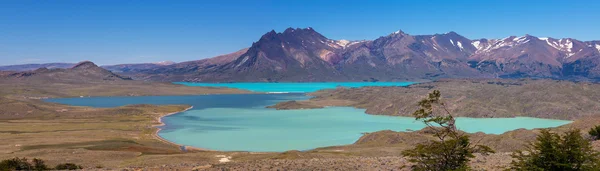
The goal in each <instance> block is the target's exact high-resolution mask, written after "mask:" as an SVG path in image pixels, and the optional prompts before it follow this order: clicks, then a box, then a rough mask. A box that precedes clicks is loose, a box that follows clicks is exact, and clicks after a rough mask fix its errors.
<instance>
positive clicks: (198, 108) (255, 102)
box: [47, 83, 570, 152]
mask: <svg viewBox="0 0 600 171" xmlns="http://www.w3.org/2000/svg"><path fill="white" fill-rule="evenodd" d="M270 84H273V83H270ZM253 86H255V85H253ZM253 89H254V88H253ZM255 90H256V91H258V89H255ZM289 90H291V89H287V90H285V91H289ZM296 90H298V89H296ZM308 90H309V89H304V91H308ZM310 90H312V89H310ZM260 91H265V92H274V91H272V90H267V89H262V90H260ZM308 98H309V97H308V96H306V95H304V94H303V93H283V94H233V95H190V96H140V97H85V98H59V99H47V101H49V102H56V103H63V104H69V105H75V106H92V107H117V106H123V105H130V104H155V105H164V104H189V105H192V106H194V108H192V109H191V110H188V111H186V112H181V113H178V114H175V115H170V116H167V117H164V118H163V119H162V121H163V122H164V123H165V125H164V126H162V127H161V129H162V130H161V131H160V132H159V136H161V137H163V138H165V139H167V140H169V141H172V142H174V143H177V144H181V145H187V146H194V147H199V148H206V149H212V150H222V151H265V152H267V151H278V152H279V151H287V150H309V149H314V148H317V147H325V146H335V145H345V144H352V143H354V142H355V141H356V140H357V139H358V138H360V137H361V136H362V133H366V132H375V131H380V130H388V129H389V130H394V131H409V130H419V129H421V128H423V127H424V125H423V124H422V123H420V122H417V121H415V120H414V118H410V117H393V116H378V115H368V114H365V113H364V112H365V111H364V110H363V109H355V108H351V107H329V108H324V109H310V110H275V109H268V108H265V106H269V105H273V104H275V103H277V102H281V101H287V100H305V99H308ZM567 123H570V121H563V120H549V119H537V118H528V117H517V118H460V117H459V118H457V125H458V127H459V128H460V129H461V130H464V131H466V132H471V133H473V132H480V131H481V132H485V133H490V134H500V133H503V132H506V131H510V130H515V129H519V128H526V129H533V128H547V127H556V126H560V125H564V124H567Z"/></svg>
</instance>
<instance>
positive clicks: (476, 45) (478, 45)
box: [471, 40, 482, 50]
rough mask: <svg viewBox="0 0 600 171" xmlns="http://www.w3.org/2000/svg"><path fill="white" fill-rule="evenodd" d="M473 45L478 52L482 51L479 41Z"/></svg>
mask: <svg viewBox="0 0 600 171" xmlns="http://www.w3.org/2000/svg"><path fill="white" fill-rule="evenodd" d="M471 44H472V45H473V46H475V48H477V50H480V49H481V48H482V47H481V42H480V41H479V40H477V41H473V42H471Z"/></svg>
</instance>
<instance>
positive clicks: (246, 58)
mask: <svg viewBox="0 0 600 171" xmlns="http://www.w3.org/2000/svg"><path fill="white" fill-rule="evenodd" d="M248 58H249V57H248V56H245V57H244V59H242V62H240V63H239V64H237V65H236V66H235V67H236V68H237V67H239V66H241V65H242V64H244V63H246V61H248Z"/></svg>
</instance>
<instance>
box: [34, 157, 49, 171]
mask: <svg viewBox="0 0 600 171" xmlns="http://www.w3.org/2000/svg"><path fill="white" fill-rule="evenodd" d="M33 170H38V171H39V170H49V168H48V166H46V163H45V162H44V160H42V159H37V158H34V159H33Z"/></svg>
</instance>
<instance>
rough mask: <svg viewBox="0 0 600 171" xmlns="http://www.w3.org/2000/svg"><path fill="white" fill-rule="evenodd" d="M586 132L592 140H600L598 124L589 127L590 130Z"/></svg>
mask: <svg viewBox="0 0 600 171" xmlns="http://www.w3.org/2000/svg"><path fill="white" fill-rule="evenodd" d="M588 133H589V134H590V136H592V139H593V140H594V141H595V140H600V125H597V126H596V127H593V128H592V129H590V131H589V132H588Z"/></svg>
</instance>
